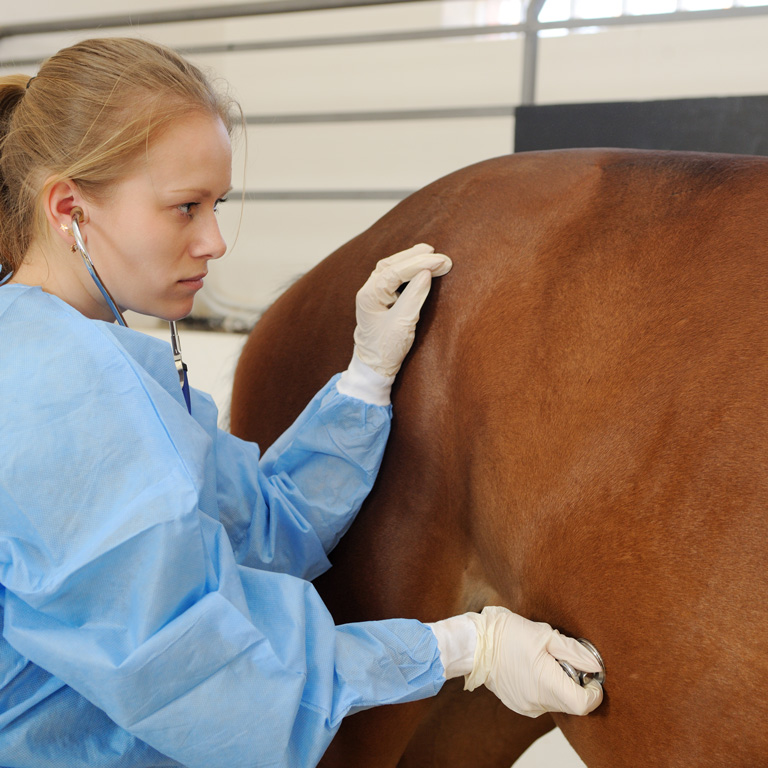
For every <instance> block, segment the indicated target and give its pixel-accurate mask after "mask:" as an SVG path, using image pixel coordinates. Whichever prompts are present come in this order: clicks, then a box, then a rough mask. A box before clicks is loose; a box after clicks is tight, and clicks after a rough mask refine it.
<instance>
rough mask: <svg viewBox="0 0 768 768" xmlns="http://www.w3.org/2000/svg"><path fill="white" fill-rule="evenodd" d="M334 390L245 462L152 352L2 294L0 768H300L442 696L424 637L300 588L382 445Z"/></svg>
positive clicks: (333, 538) (37, 301)
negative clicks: (356, 618) (377, 712)
mask: <svg viewBox="0 0 768 768" xmlns="http://www.w3.org/2000/svg"><path fill="white" fill-rule="evenodd" d="M334 381H335V380H331V382H329V383H328V385H326V387H325V388H324V389H323V390H322V391H321V392H320V393H319V394H318V395H317V396H316V397H315V398H314V399H313V400H312V402H311V403H310V404H309V405H308V406H307V408H306V410H305V411H304V413H302V415H301V416H300V417H299V418H298V420H297V421H296V423H295V424H294V425H293V426H292V427H291V428H290V429H289V430H288V431H287V432H286V433H285V434H284V435H283V436H282V437H281V438H280V440H279V441H277V442H276V443H275V444H274V445H273V446H272V447H271V448H270V449H269V450H268V451H266V452H265V454H264V456H263V457H262V458H261V459H260V457H259V452H258V448H257V446H256V445H254V444H252V443H247V442H244V441H241V440H239V439H237V438H235V437H233V436H232V435H229V434H227V433H225V432H223V431H221V430H219V429H217V426H216V420H217V413H216V408H215V406H214V405H213V402H212V401H211V399H210V398H209V397H207V396H206V395H204V394H202V393H200V392H197V391H193V393H192V415H191V416H190V415H189V413H188V412H187V409H186V407H185V405H184V401H183V399H182V394H181V391H180V388H179V382H178V377H177V374H176V369H175V367H174V365H173V361H172V357H171V354H170V349H169V346H168V344H166V343H165V342H162V341H159V340H157V339H154V338H151V337H149V336H146V335H144V334H141V333H137V332H135V331H132V330H129V329H126V328H121V327H118V326H114V325H111V324H108V323H103V322H99V321H93V320H89V319H87V318H85V317H83V316H82V315H80V314H79V313H78V312H77V311H75V310H74V309H72V308H71V307H69V306H68V305H67V304H65V303H63V302H61V301H59V300H58V299H56V298H55V297H52V296H50V295H48V294H45V293H43V292H42V291H41V290H40V289H38V288H29V287H26V286H21V285H4V286H2V287H0V393H1V394H0V397H1V398H2V400H1V403H2V404H1V405H0V585H1V586H0V619H1V620H2V626H3V630H2V639H1V640H0V765H2V766H4V767H6V768H7V767H9V766H14V767H15V766H19V767H21V766H29V767H30V768H47V767H48V766H57V767H61V766H66V768H78V766H99V768H109V767H111V766H126V767H127V766H130V768H141V767H142V766H155V767H157V766H171V765H173V766H176V765H179V764H182V765H185V766H189V768H195V767H196V766H199V767H200V768H216V767H217V766H226V767H227V768H239V767H240V766H290V767H291V768H304V767H305V766H313V765H315V764H316V763H317V761H318V760H319V759H320V757H321V756H322V754H323V752H324V750H325V749H326V747H327V745H328V744H329V743H330V741H331V739H332V738H333V736H334V734H335V732H336V731H337V729H338V727H339V724H340V721H341V719H342V718H343V717H344V716H345V715H347V714H350V713H353V712H355V711H357V710H360V709H364V708H367V707H371V706H375V705H378V704H386V703H395V702H403V701H410V700H414V699H418V698H423V697H426V696H430V695H432V694H434V693H436V692H437V691H438V690H439V688H440V687H441V685H442V683H443V667H442V664H441V663H440V659H439V654H438V649H437V643H436V640H435V638H434V635H433V634H432V632H431V631H430V630H429V629H428V628H427V627H425V626H424V625H423V624H421V623H419V622H417V621H413V620H405V619H402V620H400V619H397V620H387V621H379V622H367V623H359V624H346V625H340V626H334V623H333V620H332V618H331V616H330V615H329V613H328V611H327V609H326V608H325V606H324V605H323V603H322V601H321V600H320V598H319V596H318V595H317V593H316V592H315V590H314V588H313V587H312V585H311V583H310V582H309V579H312V578H313V577H315V576H317V575H318V574H319V573H321V572H322V571H324V570H325V569H326V568H328V566H329V563H328V560H327V558H326V553H327V552H329V551H330V549H331V548H332V547H333V546H334V544H335V543H336V542H337V540H338V538H339V537H340V536H341V535H342V534H343V532H344V531H345V530H346V528H347V527H348V526H349V524H350V522H351V520H352V519H353V517H354V515H355V513H356V512H357V510H358V508H359V506H360V504H361V503H362V501H363V499H364V498H365V496H366V494H367V493H368V491H369V490H370V488H371V485H372V483H373V481H374V479H375V476H376V473H377V470H378V467H379V464H380V461H381V455H382V453H383V448H384V444H385V441H386V438H387V434H388V430H389V419H390V412H389V409H388V408H382V407H380V406H373V405H368V404H366V403H364V402H362V401H361V400H357V399H355V398H352V397H348V396H345V395H341V394H340V393H339V392H338V391H337V389H336V387H335V384H334ZM267 406H268V404H267ZM259 459H260V460H259Z"/></svg>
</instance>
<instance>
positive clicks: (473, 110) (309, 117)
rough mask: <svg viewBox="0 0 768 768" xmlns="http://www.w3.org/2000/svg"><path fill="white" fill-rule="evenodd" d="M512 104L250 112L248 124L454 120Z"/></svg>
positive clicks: (496, 112)
mask: <svg viewBox="0 0 768 768" xmlns="http://www.w3.org/2000/svg"><path fill="white" fill-rule="evenodd" d="M514 114H515V108H514V106H512V105H511V104H510V105H498V106H486V107H441V108H437V109H389V110H380V111H379V110H375V111H374V110H371V111H367V112H307V113H295V114H274V115H246V118H245V123H246V125H266V126H269V125H295V124H302V123H376V122H381V121H385V120H450V119H460V118H470V119H471V118H479V117H514Z"/></svg>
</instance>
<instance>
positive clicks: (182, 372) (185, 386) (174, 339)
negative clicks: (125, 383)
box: [72, 206, 192, 413]
mask: <svg viewBox="0 0 768 768" xmlns="http://www.w3.org/2000/svg"><path fill="white" fill-rule="evenodd" d="M82 217H83V209H82V208H80V207H77V206H76V207H75V208H73V209H72V235H73V236H74V238H75V245H73V246H72V250H73V251H74V250H75V249H76V250H78V251H80V255H81V256H82V257H83V262H84V263H85V267H86V269H87V270H88V272H89V273H90V275H91V277H92V278H93V282H94V283H96V287H97V288H98V289H99V290H100V291H101V295H102V296H103V297H104V300H105V301H106V302H107V306H108V307H109V309H110V310H111V312H112V314H113V315H114V316H115V320H117V322H118V324H119V325H122V326H124V327H125V328H127V327H128V323H126V322H125V318H124V317H123V313H122V312H121V311H120V310H119V309H118V306H117V304H116V303H115V300H114V299H113V298H112V295H111V294H110V292H109V291H108V290H107V287H106V286H105V285H104V283H103V282H102V281H101V278H100V277H99V273H98V272H97V271H96V267H95V266H94V264H93V261H91V256H90V254H89V253H88V249H87V248H86V247H85V240H84V239H83V235H82V233H81V232H80V219H82ZM169 325H170V326H171V348H172V349H173V359H174V361H175V363H176V371H177V373H178V374H179V383H180V384H181V391H182V393H183V395H184V402H185V403H186V404H187V410H188V411H189V412H190V413H192V402H191V398H190V393H189V378H188V377H187V364H186V363H185V362H184V361H183V360H182V359H181V343H180V342H179V333H178V331H177V329H176V321H175V320H171V321H170V323H169Z"/></svg>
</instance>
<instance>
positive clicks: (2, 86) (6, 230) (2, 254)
mask: <svg viewBox="0 0 768 768" xmlns="http://www.w3.org/2000/svg"><path fill="white" fill-rule="evenodd" d="M28 82H29V77H28V76H27V75H8V76H6V77H0V281H2V280H3V279H4V278H6V277H7V276H8V274H9V273H11V272H13V271H14V270H15V269H16V267H17V266H18V261H19V256H20V253H19V243H17V242H16V237H15V235H16V234H17V233H18V232H19V230H20V222H19V214H20V211H19V210H18V208H17V205H16V204H15V203H14V201H13V192H11V190H10V188H9V186H8V181H7V179H6V174H5V163H4V162H3V157H4V151H3V150H4V149H5V144H6V139H7V138H8V134H9V132H10V130H11V117H12V115H13V113H14V111H15V109H16V107H17V106H18V105H19V103H20V102H21V100H22V99H23V98H24V95H25V93H26V87H27V83H28ZM24 250H26V249H24Z"/></svg>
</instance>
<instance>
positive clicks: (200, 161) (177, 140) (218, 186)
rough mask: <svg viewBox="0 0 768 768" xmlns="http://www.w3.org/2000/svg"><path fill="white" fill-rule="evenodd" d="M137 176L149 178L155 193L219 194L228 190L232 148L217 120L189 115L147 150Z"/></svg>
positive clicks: (223, 128)
mask: <svg viewBox="0 0 768 768" xmlns="http://www.w3.org/2000/svg"><path fill="white" fill-rule="evenodd" d="M142 166H143V167H142V168H141V169H139V175H144V176H147V177H149V179H150V180H151V183H152V185H153V186H154V187H156V188H158V191H162V190H163V189H166V188H168V187H169V186H172V187H174V188H189V189H210V190H211V191H212V192H213V193H214V194H218V193H220V192H221V190H222V189H224V190H226V189H227V188H228V187H229V184H230V179H231V169H232V147H231V143H230V139H229V134H228V132H227V129H226V127H225V125H224V123H223V122H222V121H221V119H220V118H218V117H212V116H210V115H204V114H197V113H196V114H192V115H189V116H187V117H184V118H180V119H179V120H176V121H174V122H173V123H171V125H170V126H169V127H168V128H167V129H166V130H164V131H163V132H162V133H161V134H160V135H159V136H158V137H157V138H156V139H155V140H154V141H153V142H152V143H151V144H150V145H149V147H148V151H147V154H146V163H143V164H142Z"/></svg>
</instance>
